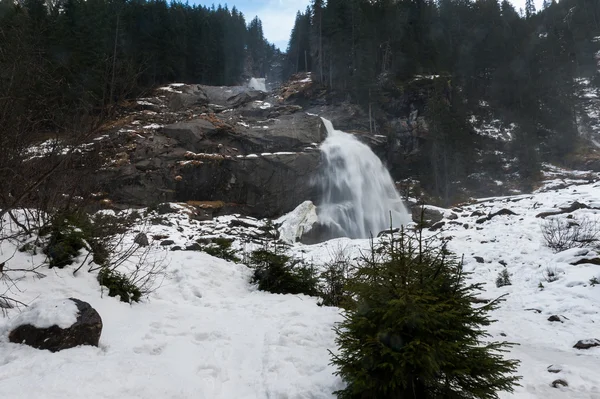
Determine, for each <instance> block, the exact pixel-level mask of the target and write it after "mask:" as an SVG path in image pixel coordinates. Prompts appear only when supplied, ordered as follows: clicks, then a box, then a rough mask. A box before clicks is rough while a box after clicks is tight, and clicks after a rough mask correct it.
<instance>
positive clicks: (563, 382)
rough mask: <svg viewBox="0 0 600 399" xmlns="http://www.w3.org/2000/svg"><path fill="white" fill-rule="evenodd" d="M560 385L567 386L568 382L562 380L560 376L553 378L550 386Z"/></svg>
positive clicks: (556, 386)
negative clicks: (556, 378)
mask: <svg viewBox="0 0 600 399" xmlns="http://www.w3.org/2000/svg"><path fill="white" fill-rule="evenodd" d="M560 386H563V387H568V386H569V384H568V383H567V381H565V380H563V379H562V378H560V379H558V380H554V381H552V387H553V388H558V387H560Z"/></svg>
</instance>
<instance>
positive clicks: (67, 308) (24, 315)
mask: <svg viewBox="0 0 600 399" xmlns="http://www.w3.org/2000/svg"><path fill="white" fill-rule="evenodd" d="M78 315H79V309H77V305H76V304H75V302H73V301H72V300H70V299H68V298H66V299H44V300H39V301H37V302H35V303H34V304H33V305H31V306H30V307H28V308H27V309H26V310H24V311H23V312H21V313H19V314H18V315H17V316H16V317H15V318H14V319H12V320H11V322H10V323H9V326H10V327H9V329H8V330H9V331H11V330H13V329H14V328H16V327H18V326H22V325H25V324H31V325H32V326H34V327H36V328H49V327H52V326H58V327H59V328H63V329H64V328H69V327H71V326H72V325H73V324H75V322H76V321H77V316H78Z"/></svg>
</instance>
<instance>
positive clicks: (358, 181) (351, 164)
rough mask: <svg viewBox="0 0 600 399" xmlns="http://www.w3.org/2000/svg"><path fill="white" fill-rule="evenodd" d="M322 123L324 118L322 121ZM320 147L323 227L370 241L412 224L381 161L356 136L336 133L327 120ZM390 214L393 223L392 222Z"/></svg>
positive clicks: (320, 212) (320, 210)
mask: <svg viewBox="0 0 600 399" xmlns="http://www.w3.org/2000/svg"><path fill="white" fill-rule="evenodd" d="M322 119H323V118H322ZM323 123H324V124H325V127H326V128H327V139H326V140H325V141H324V142H323V144H321V151H322V152H323V154H324V155H325V159H326V165H325V171H324V173H323V174H322V176H321V181H320V183H321V188H322V190H323V200H322V203H321V204H320V205H319V206H318V207H317V213H318V216H319V221H320V223H322V224H324V225H326V226H328V227H329V228H330V229H331V233H332V235H334V236H336V235H337V236H344V237H350V238H368V237H370V235H371V234H373V235H377V233H379V232H380V231H382V230H386V229H389V227H390V223H393V227H399V226H400V225H403V224H406V223H409V222H410V216H409V214H408V212H407V211H406V208H405V207H404V204H403V203H402V199H401V198H400V195H399V194H398V192H397V191H396V187H395V186H394V182H393V181H392V178H391V176H390V174H389V172H388V170H387V169H386V168H385V166H384V165H383V163H381V160H380V159H379V158H378V157H377V155H375V154H374V153H373V151H371V149H370V148H369V146H367V145H366V144H363V143H361V142H360V141H358V140H357V139H356V138H355V137H354V136H353V135H351V134H348V133H344V132H342V131H339V130H335V129H334V128H333V125H332V123H331V122H330V121H328V120H327V119H323ZM390 214H391V217H392V220H391V221H390Z"/></svg>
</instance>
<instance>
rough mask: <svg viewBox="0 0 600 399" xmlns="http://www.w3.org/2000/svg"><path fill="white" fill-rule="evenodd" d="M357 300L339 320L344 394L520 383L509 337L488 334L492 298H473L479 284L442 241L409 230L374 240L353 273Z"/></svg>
mask: <svg viewBox="0 0 600 399" xmlns="http://www.w3.org/2000/svg"><path fill="white" fill-rule="evenodd" d="M348 287H349V292H350V294H351V295H352V299H353V302H352V304H351V306H349V308H348V309H347V310H346V311H345V312H344V313H345V314H344V321H343V322H341V323H340V324H339V325H338V326H337V327H336V328H335V332H336V333H337V338H336V343H337V345H338V347H339V354H337V355H333V354H332V356H333V359H332V364H334V365H335V366H337V367H338V371H337V375H339V376H340V377H341V378H342V379H343V380H344V381H345V382H346V384H347V385H346V388H344V389H342V390H340V391H337V392H336V395H337V396H338V397H339V398H344V399H345V398H352V399H355V398H373V399H375V398H377V399H387V398H390V399H391V398H415V399H416V398H418V399H429V398H485V399H488V398H497V397H498V395H497V392H498V391H509V392H511V391H512V390H513V387H514V385H516V384H517V381H518V379H519V377H517V376H513V375H512V373H514V372H515V370H516V367H517V365H518V361H516V360H506V359H504V358H503V357H502V355H501V353H502V352H505V351H506V349H505V348H507V347H508V346H510V344H508V343H506V342H487V341H484V339H485V338H487V337H488V334H487V333H486V332H485V331H484V330H483V327H485V326H488V325H489V324H490V323H491V322H492V320H490V318H489V316H488V312H489V311H490V310H492V309H494V308H496V307H497V306H498V301H492V302H490V303H488V304H486V305H484V306H480V307H477V308H474V307H473V306H472V304H473V300H474V298H475V294H476V293H477V292H478V291H479V290H480V289H481V285H480V284H467V283H466V282H465V273H464V272H463V269H462V263H460V262H458V261H457V259H456V258H455V257H454V256H453V255H452V254H451V253H449V252H448V251H447V250H446V248H445V247H444V246H439V245H437V244H435V241H430V242H426V241H425V240H423V239H421V238H420V236H419V235H417V236H416V238H413V237H409V236H408V235H407V234H406V233H405V232H404V231H402V232H401V233H400V235H399V237H394V236H392V237H391V238H390V241H389V242H386V243H383V244H381V245H378V246H375V245H374V244H372V248H371V251H370V253H369V254H368V255H366V256H364V257H363V259H362V260H361V261H360V262H359V264H358V266H357V268H356V270H355V272H354V273H353V275H352V276H351V278H350V281H349V284H348Z"/></svg>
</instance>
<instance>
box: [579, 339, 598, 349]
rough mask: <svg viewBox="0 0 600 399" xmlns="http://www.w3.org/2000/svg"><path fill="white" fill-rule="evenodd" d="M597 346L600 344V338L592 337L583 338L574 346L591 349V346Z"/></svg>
mask: <svg viewBox="0 0 600 399" xmlns="http://www.w3.org/2000/svg"><path fill="white" fill-rule="evenodd" d="M596 346H600V339H595V338H591V339H582V340H580V341H578V342H577V343H576V344H575V345H574V346H573V348H576V349H590V348H594V347H596Z"/></svg>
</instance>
